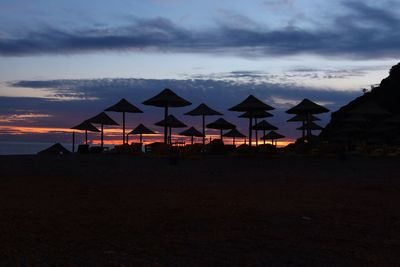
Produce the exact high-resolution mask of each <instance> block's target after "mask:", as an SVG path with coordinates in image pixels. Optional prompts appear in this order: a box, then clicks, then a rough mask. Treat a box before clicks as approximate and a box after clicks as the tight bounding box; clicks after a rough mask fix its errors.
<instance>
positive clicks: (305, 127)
mask: <svg viewBox="0 0 400 267" xmlns="http://www.w3.org/2000/svg"><path fill="white" fill-rule="evenodd" d="M322 129H324V128H323V127H322V126H319V125H318V124H316V123H315V122H312V121H311V122H307V123H306V124H304V125H303V126H301V127H299V128H297V130H313V131H317V130H322Z"/></svg>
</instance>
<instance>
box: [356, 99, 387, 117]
mask: <svg viewBox="0 0 400 267" xmlns="http://www.w3.org/2000/svg"><path fill="white" fill-rule="evenodd" d="M348 114H362V115H366V116H388V115H390V114H391V113H390V112H389V111H387V110H386V109H384V108H382V107H381V106H379V105H378V104H377V103H376V102H374V101H372V100H370V101H366V102H363V103H361V104H359V105H358V106H356V107H355V108H354V109H353V110H351V111H349V112H348Z"/></svg>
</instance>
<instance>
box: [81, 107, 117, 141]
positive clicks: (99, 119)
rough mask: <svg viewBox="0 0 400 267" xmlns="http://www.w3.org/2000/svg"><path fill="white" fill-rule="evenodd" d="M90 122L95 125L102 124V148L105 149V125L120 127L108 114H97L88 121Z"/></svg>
mask: <svg viewBox="0 0 400 267" xmlns="http://www.w3.org/2000/svg"><path fill="white" fill-rule="evenodd" d="M88 121H89V122H91V123H95V124H100V125H101V148H103V145H104V129H103V128H104V125H118V123H116V122H115V121H114V120H113V119H111V118H110V117H109V116H108V115H107V114H106V113H104V112H101V113H100V114H97V115H96V116H94V117H92V118H90V119H88Z"/></svg>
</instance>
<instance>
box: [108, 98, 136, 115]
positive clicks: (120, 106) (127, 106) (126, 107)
mask: <svg viewBox="0 0 400 267" xmlns="http://www.w3.org/2000/svg"><path fill="white" fill-rule="evenodd" d="M104 111H115V112H129V113H143V111H141V110H140V109H139V108H137V107H136V106H134V105H132V104H131V103H129V102H128V101H127V100H126V99H125V98H122V99H121V100H120V101H118V102H117V103H116V104H114V105H112V106H111V107H108V108H106V109H105V110H104Z"/></svg>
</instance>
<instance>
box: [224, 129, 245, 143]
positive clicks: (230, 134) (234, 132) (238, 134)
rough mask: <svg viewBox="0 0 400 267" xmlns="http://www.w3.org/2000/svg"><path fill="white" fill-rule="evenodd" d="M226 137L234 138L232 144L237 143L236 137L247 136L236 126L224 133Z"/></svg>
mask: <svg viewBox="0 0 400 267" xmlns="http://www.w3.org/2000/svg"><path fill="white" fill-rule="evenodd" d="M224 137H231V138H233V141H232V144H233V145H235V138H245V137H246V136H245V135H244V134H242V133H241V132H239V131H238V130H237V129H236V128H234V129H232V130H230V131H229V132H227V133H225V134H224Z"/></svg>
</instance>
